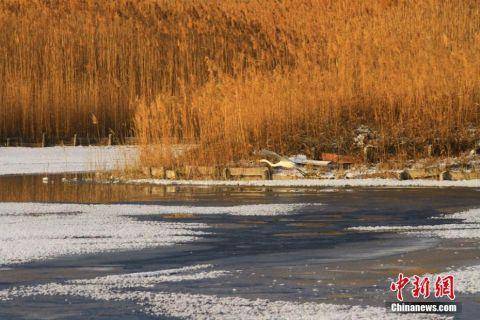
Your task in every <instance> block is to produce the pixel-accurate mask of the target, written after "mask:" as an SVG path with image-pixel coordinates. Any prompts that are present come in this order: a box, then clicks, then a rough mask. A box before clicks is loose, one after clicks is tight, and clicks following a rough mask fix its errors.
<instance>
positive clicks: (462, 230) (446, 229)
mask: <svg viewBox="0 0 480 320" xmlns="http://www.w3.org/2000/svg"><path fill="white" fill-rule="evenodd" d="M433 219H434V220H437V219H442V220H446V221H449V220H459V221H460V222H454V223H447V224H432V225H425V226H394V227H391V226H374V227H371V226H369V227H353V228H349V230H353V231H358V232H398V233H401V234H406V235H408V236H417V237H437V238H444V239H475V240H480V209H471V210H467V211H463V212H458V213H454V214H446V215H443V216H441V217H440V218H433ZM437 275H440V276H446V275H453V276H454V277H455V290H456V291H457V292H461V293H478V292H480V265H476V266H469V267H464V268H460V269H457V270H449V271H447V272H444V273H441V274H436V275H433V276H437ZM425 276H432V275H429V274H428V275H425Z"/></svg>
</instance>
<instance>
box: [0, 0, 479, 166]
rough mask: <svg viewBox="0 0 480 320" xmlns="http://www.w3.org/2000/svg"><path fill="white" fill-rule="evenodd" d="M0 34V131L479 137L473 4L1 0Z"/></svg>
mask: <svg viewBox="0 0 480 320" xmlns="http://www.w3.org/2000/svg"><path fill="white" fill-rule="evenodd" d="M0 30H1V32H0V79H1V81H0V137H2V138H6V137H11V136H14V137H15V136H21V137H23V138H24V139H26V140H27V139H31V140H38V139H40V137H41V135H42V133H44V132H46V133H47V134H48V135H49V136H52V137H53V138H56V139H62V138H66V137H70V136H73V134H75V133H78V134H80V135H86V134H87V133H88V134H89V135H91V136H95V135H98V136H104V135H106V134H108V133H109V132H112V131H113V132H115V133H116V134H118V135H120V136H122V135H131V134H132V133H135V134H136V135H137V136H138V138H139V139H140V142H141V143H142V144H143V145H151V144H154V145H160V144H161V145H162V146H165V145H168V144H172V143H175V144H176V143H189V144H195V145H198V146H199V147H198V148H193V149H191V151H190V152H187V153H186V154H185V155H184V156H183V157H180V158H176V159H173V158H172V157H171V156H170V154H169V153H164V152H162V149H160V150H158V148H153V149H152V148H150V147H145V149H144V151H145V152H144V157H143V159H144V160H145V161H146V162H148V161H150V162H158V161H163V162H170V163H178V162H181V163H187V162H188V163H190V164H200V163H218V164H220V163H227V162H231V161H236V160H239V159H248V158H250V157H251V156H252V152H253V151H254V150H256V149H259V148H270V149H274V150H275V151H277V152H279V153H296V152H304V153H306V154H307V155H309V156H311V157H315V156H316V155H318V154H319V153H320V152H322V151H333V152H339V153H355V152H359V150H358V149H357V148H355V146H354V143H353V137H354V134H353V130H354V129H355V128H357V127H358V126H359V125H361V124H364V125H367V126H369V127H370V128H371V129H373V130H374V131H376V135H377V139H376V147H377V150H378V154H379V157H380V159H388V158H392V157H398V158H410V157H420V156H424V155H426V153H427V152H426V149H427V146H428V145H431V146H432V147H433V150H435V153H436V154H439V155H449V154H456V153H459V152H461V151H464V150H468V149H470V148H472V147H473V144H474V143H475V141H476V140H478V139H479V138H480V137H479V134H480V132H479V131H476V130H475V129H476V128H477V127H479V126H480V77H479V75H480V58H479V57H480V4H478V3H477V2H476V1H466V0H464V1H461V0H457V1H451V0H446V1H440V0H439V1H434V0H419V1H401V0H395V1H394V0H365V1H353V2H352V1H349V0H285V1H275V0H257V1H254V0H252V1H243V0H242V1H240V0H229V1H213V0H212V1H209V0H204V1H199V0H197V1H195V0H193V1H186V0H185V1H173V0H172V1H167V0H140V1H126V0H123V1H113V0H110V1H107V0H104V1H100V0H98V1H93V0H92V1H87V0H84V1H79V0H70V1H40V0H28V1H27V0H23V1H22V0H4V1H1V2H0ZM93 115H94V117H93ZM92 119H94V120H95V119H96V120H97V121H92ZM432 147H430V151H431V150H432Z"/></svg>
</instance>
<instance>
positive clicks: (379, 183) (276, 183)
mask: <svg viewBox="0 0 480 320" xmlns="http://www.w3.org/2000/svg"><path fill="white" fill-rule="evenodd" d="M66 182H69V181H68V180H66ZM93 182H95V183H106V184H108V183H122V184H135V185H157V186H211V187H214V186H226V187H391V188H406V187H433V188H437V187H438V188H443V187H463V188H480V179H475V180H459V181H448V180H443V181H442V180H395V179H371V178H369V179H297V180H249V181H245V180H167V179H115V180H93Z"/></svg>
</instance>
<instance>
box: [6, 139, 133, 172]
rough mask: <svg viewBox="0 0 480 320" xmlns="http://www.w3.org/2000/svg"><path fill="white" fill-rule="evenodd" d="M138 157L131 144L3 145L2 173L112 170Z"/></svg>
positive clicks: (131, 162) (130, 162)
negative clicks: (107, 145)
mask: <svg viewBox="0 0 480 320" xmlns="http://www.w3.org/2000/svg"><path fill="white" fill-rule="evenodd" d="M137 159H138V152H137V149H136V148H135V147H131V146H130V147H128V146H113V147H105V146H90V147H49V148H21V147H18V148H14V147H12V148H0V175H12V174H47V173H49V174H53V173H68V172H92V171H99V170H100V171H101V170H113V169H118V168H122V167H124V166H125V165H129V164H133V163H135V162H136V161H137Z"/></svg>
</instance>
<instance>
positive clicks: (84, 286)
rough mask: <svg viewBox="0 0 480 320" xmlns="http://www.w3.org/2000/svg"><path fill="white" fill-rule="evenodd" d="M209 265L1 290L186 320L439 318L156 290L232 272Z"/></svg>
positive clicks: (4, 294) (5, 295)
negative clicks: (121, 304)
mask: <svg viewBox="0 0 480 320" xmlns="http://www.w3.org/2000/svg"><path fill="white" fill-rule="evenodd" d="M212 267H213V266H211V265H195V266H190V267H183V268H179V269H169V270H159V271H155V272H147V273H130V274H122V275H113V276H106V277H98V278H95V279H85V280H81V279H80V280H72V281H66V282H64V283H50V284H44V285H38V286H30V287H15V288H10V289H6V290H3V291H0V301H1V300H11V299H15V298H19V297H31V296H38V295H50V296H52V295H60V296H69V295H70V296H80V297H85V298H89V299H96V300H107V301H131V302H134V303H137V304H138V305H139V306H141V308H142V309H143V311H144V312H146V313H148V314H152V315H155V316H162V315H168V316H172V317H176V318H177V317H178V318H185V319H380V318H382V319H412V318H414V319H439V318H444V317H441V316H435V315H421V314H417V315H400V314H392V313H388V312H387V310H386V308H383V307H371V306H347V305H335V304H328V303H315V302H304V303H302V302H292V301H270V300H266V299H256V300H251V299H246V298H242V297H234V296H232V297H219V296H214V295H199V294H189V293H184V292H182V293H175V292H173V293H167V292H158V290H155V286H156V285H159V284H162V283H168V282H179V281H194V280H199V281H200V280H204V279H214V278H219V277H224V276H227V275H228V274H229V272H227V271H224V270H208V269H210V268H212Z"/></svg>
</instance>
